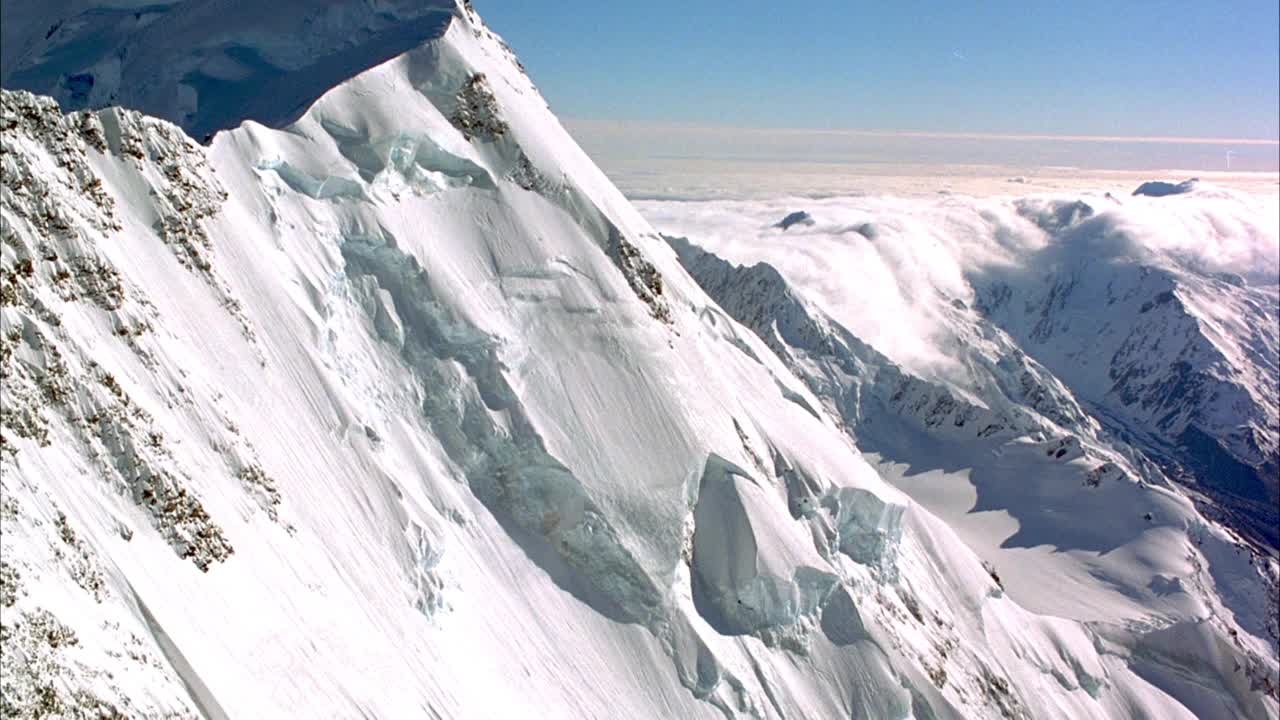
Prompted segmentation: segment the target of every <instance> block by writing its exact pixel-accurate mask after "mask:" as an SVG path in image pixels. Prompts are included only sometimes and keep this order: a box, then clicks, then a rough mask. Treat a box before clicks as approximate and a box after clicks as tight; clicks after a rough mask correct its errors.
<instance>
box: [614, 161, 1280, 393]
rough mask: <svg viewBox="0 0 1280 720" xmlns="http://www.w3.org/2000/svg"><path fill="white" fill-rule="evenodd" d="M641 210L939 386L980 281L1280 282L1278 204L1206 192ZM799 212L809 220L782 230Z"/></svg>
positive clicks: (953, 365)
mask: <svg viewBox="0 0 1280 720" xmlns="http://www.w3.org/2000/svg"><path fill="white" fill-rule="evenodd" d="M1076 201H1082V202H1083V203H1084V205H1085V206H1087V207H1085V208H1083V214H1082V213H1076V214H1075V215H1071V216H1070V217H1068V216H1060V217H1059V216H1054V217H1051V218H1048V219H1046V217H1047V215H1052V214H1053V213H1054V212H1055V211H1056V212H1058V213H1061V212H1062V208H1067V209H1068V210H1070V209H1071V206H1072V205H1073V204H1074V203H1076ZM636 204H637V206H638V207H639V208H640V210H641V212H642V213H643V214H644V215H645V216H646V217H647V219H649V220H650V221H651V222H652V223H653V225H654V226H655V228H657V229H658V230H659V231H660V232H663V233H666V234H668V235H677V236H687V237H688V238H689V239H690V240H691V241H693V242H694V243H696V244H699V245H702V246H704V247H706V248H707V249H708V250H711V251H712V252H715V253H717V254H719V255H721V256H722V257H724V258H726V259H728V260H730V261H732V262H735V263H738V264H747V265H750V264H753V263H756V262H767V263H770V264H772V265H774V266H775V267H777V268H778V269H779V270H780V271H781V272H782V273H783V274H784V276H786V277H787V278H788V279H789V280H790V281H791V282H792V283H794V284H795V285H796V286H797V287H799V288H801V289H802V290H803V292H804V293H805V295H806V297H807V298H808V299H809V300H811V301H813V302H816V303H818V304H819V305H820V306H821V307H822V308H823V309H825V310H826V311H827V312H828V313H830V314H831V315H832V316H833V317H835V318H836V319H837V320H839V321H840V322H841V323H842V324H844V325H845V326H846V327H848V328H849V329H850V330H851V331H853V332H854V333H855V334H856V335H858V336H859V337H861V338H862V339H864V340H866V341H867V342H869V343H871V344H872V345H873V346H874V347H876V348H877V349H880V350H881V351H882V352H885V353H886V354H888V355H890V356H891V357H893V358H894V359H895V360H896V361H898V362H900V363H902V364H904V365H906V366H908V367H911V368H913V369H914V370H916V371H917V372H921V373H925V374H928V375H932V376H934V377H939V378H951V379H956V376H958V375H962V374H963V370H962V368H960V367H958V365H957V362H958V361H957V360H956V359H955V358H956V356H957V353H954V352H953V350H955V349H956V346H957V344H958V343H962V342H964V339H963V338H962V337H961V336H960V335H958V334H957V333H956V331H955V329H954V327H953V326H954V322H953V321H951V320H949V319H948V318H951V317H954V311H955V309H956V308H957V307H960V304H964V305H970V304H972V301H973V294H974V293H973V289H972V287H971V284H970V281H971V280H972V279H973V278H974V277H975V276H981V275H986V274H987V273H989V272H992V271H997V272H998V271H999V270H1000V269H1001V268H1007V269H1023V268H1028V269H1029V268H1032V266H1034V269H1036V270H1049V269H1051V268H1049V267H1047V266H1045V263H1053V264H1067V263H1072V262H1073V261H1075V260H1080V259H1084V258H1089V259H1107V260H1110V261H1115V262H1125V261H1129V262H1137V263H1141V264H1143V265H1152V266H1157V267H1167V268H1170V269H1180V270H1182V271H1194V272H1201V273H1231V274H1234V275H1238V276H1241V277H1243V278H1245V279H1246V280H1247V281H1248V282H1249V283H1250V284H1253V285H1275V284H1276V283H1277V282H1280V277H1278V275H1277V265H1278V263H1280V255H1278V254H1277V253H1278V251H1277V237H1278V236H1280V231H1278V229H1277V217H1278V205H1277V196H1276V195H1274V194H1269V195H1267V194H1246V193H1241V192H1235V191H1231V190H1226V189H1221V188H1215V187H1211V186H1209V187H1206V186H1202V187H1201V188H1200V189H1198V190H1197V191H1196V192H1195V193H1193V194H1190V195H1185V196H1180V197H1171V198H1146V197H1130V196H1128V195H1127V194H1126V195H1124V196H1116V195H1107V194H1102V193H1084V194H1080V195H1071V196H1064V195H1061V194H1058V195H1056V196H1050V195H1045V196H1039V197H1032V198H1027V199H1016V198H1013V197H1008V196H1005V197H986V198H975V197H969V196H962V195H950V194H946V195H938V194H935V195H932V196H928V195H925V196H916V197H888V196H860V197H836V198H801V197H779V198H775V199H769V200H710V201H661V200H647V201H638V202H637V203H636ZM798 210H804V211H807V212H808V213H809V214H810V215H811V216H812V218H813V223H812V224H811V225H804V224H797V225H793V226H791V227H789V228H788V229H786V230H783V229H781V228H779V227H777V223H778V221H779V220H780V219H782V218H783V217H784V216H786V215H787V214H789V213H791V212H793V211H798ZM1068 215H1070V213H1068ZM1085 215H1088V217H1087V218H1086V217H1085ZM1054 222H1061V223H1065V224H1066V225H1070V226H1071V229H1070V230H1069V231H1063V229H1062V228H1061V227H1055V226H1053V225H1052V223H1054ZM1050 231H1056V232H1050ZM956 301H959V303H957V302H956Z"/></svg>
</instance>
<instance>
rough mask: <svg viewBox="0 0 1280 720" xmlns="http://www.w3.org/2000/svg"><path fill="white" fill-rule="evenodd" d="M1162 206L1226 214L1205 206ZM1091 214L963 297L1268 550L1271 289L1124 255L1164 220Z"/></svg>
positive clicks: (1278, 428)
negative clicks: (1016, 267)
mask: <svg viewBox="0 0 1280 720" xmlns="http://www.w3.org/2000/svg"><path fill="white" fill-rule="evenodd" d="M1188 198H1189V199H1192V200H1194V199H1195V198H1196V195H1195V193H1191V194H1190V195H1189V196H1188ZM1180 201H1181V198H1176V197H1175V198H1168V199H1167V200H1165V202H1166V203H1171V204H1172V203H1178V202H1180ZM1208 202H1212V198H1209V199H1208ZM1062 207H1065V206H1064V205H1058V206H1050V208H1049V210H1050V211H1051V212H1054V211H1056V212H1060V209H1061V208H1062ZM1081 207H1082V208H1085V209H1087V208H1088V206H1087V205H1083V203H1081ZM1027 210H1028V211H1033V209H1032V208H1031V207H1030V206H1027ZM1168 211H1169V212H1172V213H1174V217H1175V219H1176V220H1177V221H1181V222H1183V223H1187V224H1189V225H1190V224H1193V223H1195V224H1209V223H1216V222H1224V220H1223V219H1221V218H1222V216H1221V215H1218V214H1217V213H1216V209H1215V208H1213V206H1212V205H1209V206H1208V207H1207V208H1206V209H1205V210H1202V211H1200V212H1197V211H1196V210H1195V209H1194V208H1181V207H1178V206H1176V205H1175V206H1173V207H1170V208H1168ZM1043 212H1044V211H1043V210H1040V211H1039V212H1038V213H1035V214H1034V217H1036V218H1043V217H1045V215H1044V214H1043ZM1091 214H1092V211H1091V210H1089V211H1088V213H1086V214H1085V215H1084V217H1082V218H1079V219H1077V220H1076V221H1075V222H1071V223H1068V224H1066V225H1065V226H1062V227H1058V226H1054V227H1051V228H1050V231H1051V232H1052V234H1053V236H1054V238H1053V241H1052V243H1051V244H1050V245H1049V246H1048V247H1046V248H1045V249H1044V250H1042V251H1041V255H1042V256H1041V257H1034V258H1031V259H1030V260H1029V261H1028V262H1027V265H1026V268H1027V269H1026V270H1020V271H1013V272H1005V271H999V270H995V271H991V272H989V273H987V274H986V276H985V277H984V278H982V280H980V281H979V282H978V283H977V298H976V300H975V304H976V305H977V307H978V308H979V310H980V311H981V312H982V313H983V314H984V315H985V316H987V317H988V318H990V319H991V320H992V321H993V322H995V323H997V324H999V325H1000V326H1002V327H1004V328H1006V329H1007V330H1008V331H1009V332H1010V333H1011V334H1012V335H1013V336H1014V337H1016V338H1017V339H1018V342H1019V343H1020V345H1021V346H1022V347H1023V348H1025V349H1026V350H1027V352H1029V353H1031V354H1032V355H1034V356H1036V357H1038V358H1041V359H1042V361H1043V362H1044V363H1045V364H1046V365H1048V366H1049V367H1051V368H1052V369H1053V370H1054V372H1055V373H1057V374H1058V375H1059V376H1060V377H1062V378H1063V379H1064V381H1065V382H1066V383H1067V384H1068V385H1069V386H1070V387H1072V388H1073V389H1074V390H1075V392H1076V393H1078V394H1079V396H1080V397H1082V398H1083V399H1084V400H1085V401H1086V402H1087V403H1088V404H1089V405H1090V406H1092V407H1096V408H1097V409H1098V411H1099V413H1100V414H1101V415H1102V417H1104V418H1106V419H1107V421H1108V422H1109V424H1111V425H1112V426H1113V427H1114V428H1116V430H1117V432H1121V433H1124V434H1125V435H1128V436H1130V437H1132V438H1133V442H1135V443H1136V444H1139V445H1141V446H1142V447H1143V448H1144V449H1146V450H1147V451H1148V452H1149V453H1150V454H1151V455H1152V456H1153V457H1155V458H1158V459H1160V460H1161V461H1163V462H1164V463H1165V464H1166V465H1167V466H1169V468H1170V471H1171V472H1172V473H1174V474H1175V476H1176V477H1179V478H1181V479H1184V480H1185V481H1187V482H1188V483H1190V484H1192V485H1193V486H1194V487H1195V489H1197V490H1199V491H1201V492H1203V493H1204V494H1205V495H1207V496H1208V498H1210V499H1211V500H1212V501H1214V502H1215V503H1216V504H1217V505H1219V506H1220V507H1221V508H1222V509H1223V510H1224V511H1225V513H1226V517H1227V518H1228V519H1229V520H1230V521H1232V523H1233V524H1235V525H1237V526H1239V527H1241V528H1242V529H1244V530H1246V531H1247V532H1248V533H1249V534H1250V535H1252V536H1253V537H1255V538H1257V539H1258V540H1260V541H1261V542H1263V543H1265V544H1266V545H1268V546H1270V547H1271V548H1276V547H1280V534H1277V533H1280V530H1277V527H1280V510H1278V509H1277V508H1280V479H1278V478H1280V406H1278V405H1277V397H1280V395H1278V393H1280V388H1277V378H1280V365H1278V364H1277V363H1278V362H1280V360H1278V358H1280V327H1278V326H1277V316H1278V315H1280V295H1278V294H1277V289H1278V287H1280V286H1277V285H1276V284H1274V282H1271V283H1270V284H1258V283H1257V281H1256V280H1255V282H1253V283H1251V282H1250V281H1249V279H1247V278H1245V277H1242V276H1240V275H1238V274H1234V273H1229V272H1214V271H1211V270H1206V269H1204V268H1202V267H1198V266H1197V265H1196V263H1194V262H1187V261H1184V262H1176V261H1173V260H1172V259H1169V258H1151V259H1149V260H1148V261H1147V262H1130V261H1128V260H1127V258H1126V257H1124V254H1125V252H1126V250H1125V248H1124V245H1125V244H1126V243H1128V242H1132V241H1131V240H1130V238H1131V237H1133V236H1134V235H1138V236H1140V235H1141V234H1142V233H1143V232H1144V231H1150V230H1149V228H1150V227H1151V226H1155V227H1158V223H1159V222H1160V221H1162V220H1163V219H1164V218H1162V217H1161V218H1152V217H1150V216H1143V215H1138V216H1137V217H1136V218H1134V217H1133V216H1124V217H1122V218H1117V217H1115V216H1113V215H1111V214H1106V213H1104V214H1101V215H1099V216H1097V217H1091V216H1090V215H1091ZM1228 217H1229V216H1228ZM1144 221H1145V223H1144ZM1225 222H1230V221H1229V220H1227V221H1225ZM1126 223H1128V225H1136V226H1137V227H1130V226H1128V225H1127V224H1126ZM1144 224H1146V225H1147V227H1144ZM1193 227H1194V225H1193ZM1267 280H1268V279H1267V278H1262V281H1263V283H1266V282H1267ZM1272 280H1274V279H1272Z"/></svg>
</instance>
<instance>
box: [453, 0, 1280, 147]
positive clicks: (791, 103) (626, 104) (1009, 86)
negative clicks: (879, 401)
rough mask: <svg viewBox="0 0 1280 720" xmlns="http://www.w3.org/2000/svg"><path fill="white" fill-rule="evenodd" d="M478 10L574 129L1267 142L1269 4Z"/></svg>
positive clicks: (540, 5) (1272, 33)
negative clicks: (610, 126)
mask: <svg viewBox="0 0 1280 720" xmlns="http://www.w3.org/2000/svg"><path fill="white" fill-rule="evenodd" d="M475 4H476V7H477V10H479V11H480V13H481V15H482V16H483V17H484V18H485V21H486V22H487V23H488V24H489V25H490V26H491V27H493V28H494V29H495V30H496V31H497V32H498V33H500V34H501V35H502V36H503V37H504V38H505V39H506V40H507V41H508V42H509V43H510V44H511V45H512V46H513V47H514V48H515V50H516V52H517V54H518V55H519V56H520V58H521V59H522V61H523V62H524V64H525V65H526V67H527V68H528V69H529V72H530V74H531V75H532V76H533V79H534V80H535V82H537V83H538V85H539V87H540V88H541V89H542V92H543V94H544V95H545V96H546V98H547V100H548V101H549V102H550V103H551V106H552V109H553V110H555V111H556V112H557V113H558V114H560V115H561V116H562V117H565V118H570V119H576V120H591V121H601V120H604V121H620V122H627V123H637V124H676V125H680V124H692V125H712V126H732V127H747V128H761V127H777V128H822V129H835V128H862V129H884V130H917V131H931V132H971V133H975V132H976V133H1030V134H1053V135H1063V134H1065V135H1107V136H1174V137H1214V138H1259V139H1276V138H1277V136H1280V119H1278V115H1280V111H1278V110H1277V107H1278V106H1280V91H1278V90H1277V87H1278V86H1280V10H1278V7H1277V6H1278V5H1280V3H1277V2H1276V0H1231V1H1227V2H1142V1H1138V2H1121V3H1112V2H1096V1H1094V0H1084V1H1078V2H1053V3H1050V2H1007V1H997V2H984V3H980V4H979V3H973V4H972V5H973V6H971V4H970V3H958V2H941V1H940V2H893V3H890V2H884V3H881V2H876V3H862V2H852V1H850V0H808V1H807V2H782V1H780V0H774V1H773V2H762V1H759V0H736V1H731V0H692V1H689V0H686V1H685V2H676V1H674V0H649V1H648V2H643V3H637V2H626V1H625V0H623V1H620V2H600V0H557V1H556V2H531V1H530V0H475Z"/></svg>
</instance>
